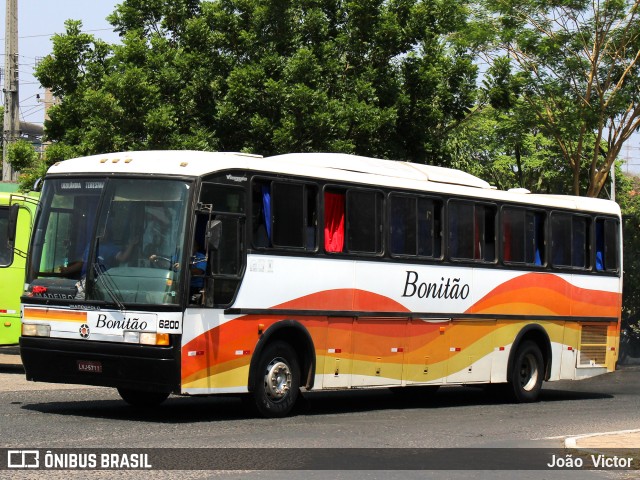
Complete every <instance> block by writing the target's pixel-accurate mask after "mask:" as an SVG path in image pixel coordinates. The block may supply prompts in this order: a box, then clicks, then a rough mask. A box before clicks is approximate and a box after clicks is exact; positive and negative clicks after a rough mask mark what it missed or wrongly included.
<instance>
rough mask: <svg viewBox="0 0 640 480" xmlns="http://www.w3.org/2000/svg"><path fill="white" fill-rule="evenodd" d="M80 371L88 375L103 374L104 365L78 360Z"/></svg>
mask: <svg viewBox="0 0 640 480" xmlns="http://www.w3.org/2000/svg"><path fill="white" fill-rule="evenodd" d="M78 371H80V372H87V373H102V363H101V362H94V361H91V360H78Z"/></svg>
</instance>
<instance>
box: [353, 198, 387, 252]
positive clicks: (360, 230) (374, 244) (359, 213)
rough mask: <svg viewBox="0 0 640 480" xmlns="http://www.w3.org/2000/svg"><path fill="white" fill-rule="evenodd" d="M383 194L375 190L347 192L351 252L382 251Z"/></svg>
mask: <svg viewBox="0 0 640 480" xmlns="http://www.w3.org/2000/svg"><path fill="white" fill-rule="evenodd" d="M382 203H383V202H382V194H381V193H380V192H377V191H375V190H361V189H355V188H354V189H350V190H349V191H348V192H347V248H348V249H349V252H362V253H380V252H381V251H382Z"/></svg>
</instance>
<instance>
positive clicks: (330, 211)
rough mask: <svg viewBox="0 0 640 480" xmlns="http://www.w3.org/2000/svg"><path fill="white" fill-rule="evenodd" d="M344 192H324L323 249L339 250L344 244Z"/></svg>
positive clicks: (328, 250) (329, 250)
mask: <svg viewBox="0 0 640 480" xmlns="http://www.w3.org/2000/svg"><path fill="white" fill-rule="evenodd" d="M344 204H345V201H344V194H343V193H331V192H324V249H325V250H326V251H327V252H341V251H342V248H343V246H344Z"/></svg>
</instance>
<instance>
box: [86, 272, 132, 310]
mask: <svg viewBox="0 0 640 480" xmlns="http://www.w3.org/2000/svg"><path fill="white" fill-rule="evenodd" d="M92 267H93V273H94V275H95V278H96V282H98V283H100V286H102V287H103V288H104V289H105V291H106V292H107V293H108V294H109V296H110V297H111V300H113V302H114V303H115V304H116V305H117V306H118V308H119V309H120V311H124V310H125V306H124V304H123V303H122V302H121V301H120V299H119V298H118V295H117V294H116V290H118V288H117V287H116V286H115V284H114V283H113V281H112V280H111V278H110V277H109V274H108V273H107V272H105V271H104V267H102V266H101V265H100V264H99V263H94V264H93V265H92ZM109 284H111V285H109ZM118 293H119V292H118Z"/></svg>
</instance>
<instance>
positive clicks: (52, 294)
mask: <svg viewBox="0 0 640 480" xmlns="http://www.w3.org/2000/svg"><path fill="white" fill-rule="evenodd" d="M189 189H190V185H189V184H188V183H186V182H184V181H176V180H163V179H151V180H146V179H144V180H143V179H140V178H136V179H131V178H109V179H104V178H73V179H71V178H64V179H48V180H47V181H46V183H45V187H44V189H43V192H42V198H43V199H46V200H45V201H44V202H43V205H44V208H43V210H42V212H41V213H40V215H39V218H38V223H37V226H36V230H35V234H34V237H33V244H32V247H31V248H32V249H33V254H32V257H31V264H30V269H29V273H28V277H27V282H28V283H27V295H30V296H32V297H44V298H50V299H62V300H74V301H78V300H87V301H100V302H106V303H109V304H115V305H116V306H118V307H120V308H124V306H125V305H126V304H154V305H158V304H169V305H171V304H177V303H178V302H179V297H180V296H179V295H178V292H179V288H180V279H181V273H180V271H181V268H180V266H181V265H182V264H183V261H182V260H183V259H182V256H183V251H184V232H185V221H186V214H185V210H186V208H187V205H188V194H189ZM158 259H162V260H163V261H161V262H158V261H157V260H158Z"/></svg>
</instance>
